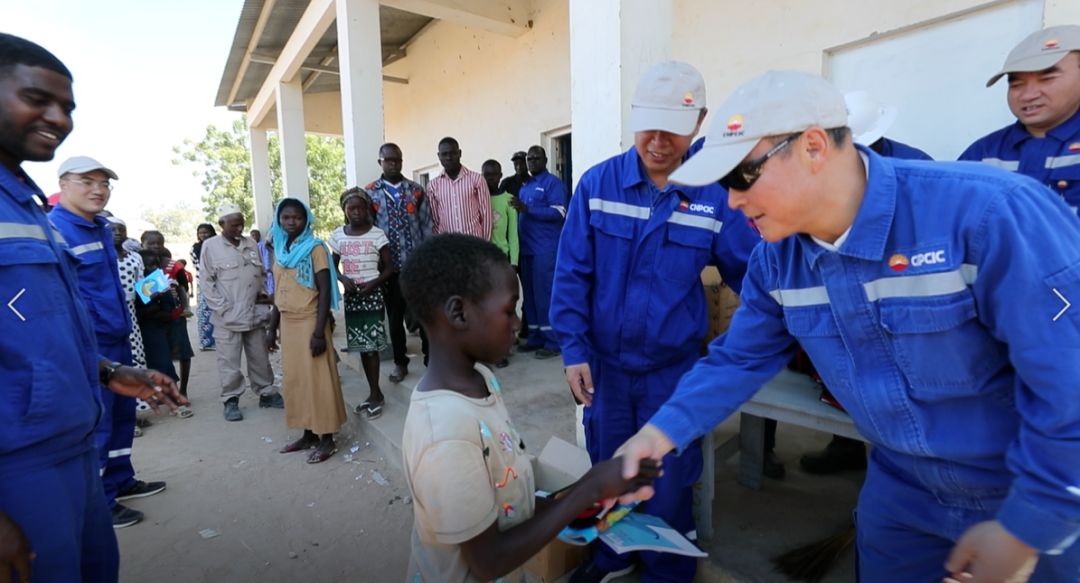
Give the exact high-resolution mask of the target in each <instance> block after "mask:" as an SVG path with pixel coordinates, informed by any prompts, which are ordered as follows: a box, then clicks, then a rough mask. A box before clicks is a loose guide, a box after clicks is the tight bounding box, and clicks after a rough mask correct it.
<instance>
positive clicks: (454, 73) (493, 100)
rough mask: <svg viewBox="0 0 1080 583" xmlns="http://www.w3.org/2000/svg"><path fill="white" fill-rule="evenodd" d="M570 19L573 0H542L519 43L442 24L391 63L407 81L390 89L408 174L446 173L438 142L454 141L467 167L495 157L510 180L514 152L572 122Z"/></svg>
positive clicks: (396, 137) (386, 99) (389, 128)
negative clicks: (569, 2) (440, 162)
mask: <svg viewBox="0 0 1080 583" xmlns="http://www.w3.org/2000/svg"><path fill="white" fill-rule="evenodd" d="M568 18H569V15H568V9H567V1H566V0H536V2H535V4H534V13H533V15H532V21H533V28H532V29H531V30H529V31H527V32H526V33H525V34H523V35H521V36H519V37H517V38H511V37H507V36H502V35H499V34H495V33H490V32H485V31H482V30H476V29H472V28H467V27H464V26H460V25H457V24H453V23H448V22H444V21H440V22H436V23H435V24H434V25H432V27H431V28H430V29H428V30H427V31H425V32H424V33H422V34H421V35H420V36H419V37H418V38H417V39H416V41H415V42H413V43H412V44H410V45H409V46H408V49H407V52H408V56H407V57H406V58H404V59H401V60H400V61H397V62H395V63H391V64H390V65H389V66H387V67H385V68H384V71H383V72H384V73H385V74H386V75H391V76H394V77H404V78H407V79H408V80H409V83H408V84H407V85H401V84H396V83H384V84H383V108H384V112H385V116H386V117H385V119H386V139H387V140H388V141H392V142H396V143H397V144H398V145H400V146H401V148H402V150H403V153H404V172H405V174H406V175H412V174H414V173H415V172H417V171H420V170H425V171H426V170H428V169H431V172H432V176H434V175H435V173H437V172H439V171H441V169H439V168H438V159H437V157H436V150H437V148H438V141H439V140H440V139H441V138H442V137H444V136H453V137H455V138H457V140H458V142H460V144H461V150H462V163H463V164H464V165H465V166H466V167H467V168H469V169H471V170H475V171H477V172H479V171H480V165H481V164H482V163H483V162H484V160H486V159H488V158H495V159H497V160H498V161H499V162H500V163H502V165H503V174H504V175H509V174H510V173H512V172H513V170H512V167H511V166H510V155H511V154H512V153H513V152H514V151H515V150H523V149H526V148H528V147H529V146H530V145H532V144H538V143H540V142H541V135H542V133H544V132H548V131H551V130H554V129H557V128H560V127H565V126H567V125H569V123H570V36H569V25H568ZM371 155H372V156H375V155H376V153H375V152H372V154H371ZM372 178H375V177H372Z"/></svg>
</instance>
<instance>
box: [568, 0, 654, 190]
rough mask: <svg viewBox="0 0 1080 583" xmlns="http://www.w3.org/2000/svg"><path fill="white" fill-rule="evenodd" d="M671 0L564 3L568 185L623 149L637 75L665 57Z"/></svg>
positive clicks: (628, 135)
mask: <svg viewBox="0 0 1080 583" xmlns="http://www.w3.org/2000/svg"><path fill="white" fill-rule="evenodd" d="M672 4H673V0H570V111H571V114H570V123H571V126H572V127H573V132H574V141H573V152H571V156H572V159H573V166H574V183H575V184H576V183H577V181H578V179H579V178H580V177H581V174H582V173H584V172H585V171H586V170H588V169H589V168H590V167H591V166H593V165H594V164H596V163H597V162H600V161H602V160H604V159H606V158H609V157H611V156H614V155H615V154H618V153H619V152H622V151H624V150H625V149H627V148H629V147H630V146H631V145H632V144H633V143H634V136H633V132H631V131H630V130H629V128H628V126H627V122H628V120H629V117H630V100H631V99H632V98H633V96H634V88H635V87H636V86H637V82H638V79H639V78H640V77H641V75H642V74H643V73H644V72H645V71H646V70H648V69H649V67H652V66H653V65H654V64H656V63H658V62H660V61H663V60H666V59H669V58H671V34H672V20H673V6H672Z"/></svg>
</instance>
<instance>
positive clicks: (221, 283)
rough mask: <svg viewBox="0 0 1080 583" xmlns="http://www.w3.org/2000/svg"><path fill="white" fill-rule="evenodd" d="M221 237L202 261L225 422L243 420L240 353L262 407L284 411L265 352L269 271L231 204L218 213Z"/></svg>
mask: <svg viewBox="0 0 1080 583" xmlns="http://www.w3.org/2000/svg"><path fill="white" fill-rule="evenodd" d="M218 224H219V225H220V226H221V234H220V235H218V236H216V237H211V238H210V239H207V240H206V241H204V242H203V246H202V254H201V256H200V258H199V293H201V294H203V297H204V298H205V299H206V305H207V306H209V307H210V312H211V315H210V321H211V322H213V324H214V340H215V341H216V343H217V357H218V372H219V375H220V377H221V399H222V401H224V403H225V420H226V421H241V420H243V418H244V415H243V414H242V413H241V412H240V395H242V394H243V393H244V376H243V375H242V374H241V373H240V353H241V351H243V353H244V355H245V356H246V357H247V363H248V382H250V383H251V389H252V390H253V391H255V393H256V394H257V395H259V406H260V407H273V408H276V409H281V408H283V407H284V406H285V402H284V400H282V398H281V395H280V394H278V390H277V387H275V386H274V371H273V369H271V368H270V355H269V353H268V352H267V350H266V335H265V326H266V323H267V322H268V321H269V317H270V305H271V304H272V303H273V300H272V299H271V298H270V296H268V295H266V293H265V292H263V282H264V281H265V279H266V271H265V270H264V269H263V265H262V260H261V258H260V256H259V248H258V246H257V245H256V243H255V241H254V240H252V239H250V238H248V237H245V236H244V215H243V213H241V212H240V207H238V206H236V205H234V204H226V205H224V206H223V207H222V208H221V210H220V211H219V212H218Z"/></svg>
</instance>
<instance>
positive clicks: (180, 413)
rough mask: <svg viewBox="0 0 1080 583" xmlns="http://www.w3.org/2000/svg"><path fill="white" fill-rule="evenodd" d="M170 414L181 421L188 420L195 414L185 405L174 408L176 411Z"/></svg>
mask: <svg viewBox="0 0 1080 583" xmlns="http://www.w3.org/2000/svg"><path fill="white" fill-rule="evenodd" d="M172 414H173V415H176V416H177V417H179V418H181V419H188V418H190V417H192V416H194V415H195V412H194V411H192V410H191V408H190V407H188V406H187V405H180V406H179V407H177V408H176V411H173V412H172Z"/></svg>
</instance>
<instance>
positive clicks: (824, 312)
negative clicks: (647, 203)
mask: <svg viewBox="0 0 1080 583" xmlns="http://www.w3.org/2000/svg"><path fill="white" fill-rule="evenodd" d="M860 150H861V151H862V152H864V153H865V154H866V155H867V156H868V158H869V163H870V169H869V183H868V186H867V189H866V193H865V195H864V199H863V202H862V206H861V207H860V209H859V212H858V214H857V216H856V218H855V222H854V224H853V226H852V228H851V231H850V233H849V236H848V238H847V239H846V240H845V241H844V242H843V243H842V245H841V247H840V249H839V251H837V252H830V251H827V250H826V249H824V248H823V247H821V246H819V245H818V244H816V243H814V242H813V241H812V240H811V239H810V238H809V237H808V236H805V235H798V236H793V237H789V238H787V239H784V240H782V241H780V242H777V243H766V244H762V245H759V246H758V247H757V248H756V249H755V250H754V254H753V256H752V257H751V258H750V263H749V265H748V266H747V275H746V278H745V279H744V281H743V287H742V294H741V299H742V305H741V307H740V308H739V309H738V310H737V311H736V313H735V316H734V318H733V320H732V323H731V327H730V329H729V330H728V332H727V333H726V334H725V335H723V336H721V337H719V338H717V339H716V340H715V341H714V342H713V343H712V344H711V345H710V347H709V353H708V355H707V356H706V357H705V358H704V359H702V360H701V361H699V362H698V364H697V365H695V366H694V368H693V369H692V370H691V371H690V372H689V373H687V374H686V376H684V377H683V379H682V380H681V381H680V383H679V387H678V389H677V390H676V392H675V394H674V395H673V396H672V398H671V399H670V400H669V401H668V402H667V403H666V404H665V405H664V406H663V407H661V409H660V410H659V411H658V412H657V413H656V415H655V416H653V418H652V420H651V423H653V424H654V425H656V426H657V427H659V428H660V429H661V430H662V431H663V432H664V433H665V434H666V435H668V436H669V437H670V438H671V439H672V440H673V441H674V442H675V444H676V446H677V447H679V448H683V447H686V446H687V445H688V444H690V443H691V441H692V440H693V439H695V438H697V437H699V436H701V435H703V434H704V433H705V432H707V431H711V430H712V428H713V427H715V426H716V425H717V424H718V423H719V422H720V421H722V420H723V419H724V418H726V417H727V416H728V415H730V414H731V413H732V412H734V411H735V410H736V409H737V408H738V407H739V405H740V404H742V403H743V402H744V401H746V400H747V399H749V398H750V397H751V396H752V395H753V393H754V392H755V391H756V390H757V389H758V388H759V387H760V386H761V385H762V384H763V383H765V382H766V381H768V380H769V379H770V378H772V376H773V375H775V374H776V373H777V372H778V371H779V370H780V369H781V368H782V367H783V366H784V365H785V364H786V363H787V362H788V360H789V359H790V356H791V352H792V350H793V348H794V346H795V340H798V342H799V343H800V344H801V345H802V346H803V348H805V349H806V351H807V353H808V354H809V355H810V358H811V360H812V361H813V362H814V365H815V367H816V368H817V370H818V372H819V373H820V374H821V376H822V378H823V379H824V381H825V383H826V384H827V385H828V387H829V389H830V390H831V391H832V393H833V395H835V396H836V398H837V399H838V400H839V401H840V402H841V403H842V404H843V405H844V408H845V409H847V411H848V413H850V415H851V417H852V419H853V420H854V422H855V425H856V427H857V428H858V430H859V433H861V434H862V435H863V436H864V437H865V438H866V439H868V440H869V441H870V442H872V443H873V444H874V445H876V446H877V448H876V452H877V453H878V454H880V455H881V456H883V457H884V458H886V459H887V460H888V461H889V463H890V464H891V466H892V467H893V468H896V469H897V470H898V471H899V472H902V474H903V475H905V476H906V478H905V479H907V480H909V481H910V482H911V483H913V484H917V485H918V487H920V488H922V489H924V490H925V491H927V492H929V493H931V497H932V498H936V499H937V500H940V501H946V502H947V501H951V502H950V503H957V504H964V503H965V502H964V501H969V503H970V502H972V501H974V502H978V501H979V500H990V499H998V500H1000V501H1001V504H1000V508H999V510H998V512H997V515H996V516H997V519H998V520H999V521H1000V522H1001V523H1002V524H1003V525H1004V526H1005V528H1006V529H1007V530H1009V531H1010V532H1011V533H1012V534H1014V535H1015V536H1017V537H1018V538H1020V539H1021V540H1022V541H1024V542H1025V543H1027V544H1028V545H1030V546H1032V547H1035V548H1036V549H1039V550H1042V551H1055V550H1060V549H1061V548H1062V547H1064V546H1066V545H1068V544H1069V543H1071V542H1072V540H1074V539H1075V537H1076V536H1077V535H1078V534H1080V447H1077V444H1078V443H1080V399H1078V398H1077V389H1078V388H1080V309H1078V308H1080V306H1073V307H1072V308H1071V309H1064V308H1065V306H1066V303H1065V301H1064V300H1063V299H1062V298H1068V301H1070V302H1073V303H1080V221H1078V220H1077V219H1076V217H1075V216H1074V215H1072V213H1070V212H1069V210H1068V209H1067V208H1066V207H1065V205H1064V204H1062V202H1061V200H1060V199H1059V198H1058V197H1057V196H1054V195H1053V194H1052V193H1051V192H1049V191H1048V190H1047V189H1046V188H1045V187H1043V186H1041V185H1039V184H1038V183H1036V182H1035V181H1033V180H1031V179H1029V178H1026V177H1023V176H1018V175H1015V174H1010V173H1006V172H1002V171H1000V170H998V169H995V168H991V167H989V166H985V165H975V164H957V163H940V162H918V161H907V160H891V159H887V158H882V157H880V156H878V155H876V154H874V153H872V152H869V151H868V150H867V149H865V148H861V147H860Z"/></svg>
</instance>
